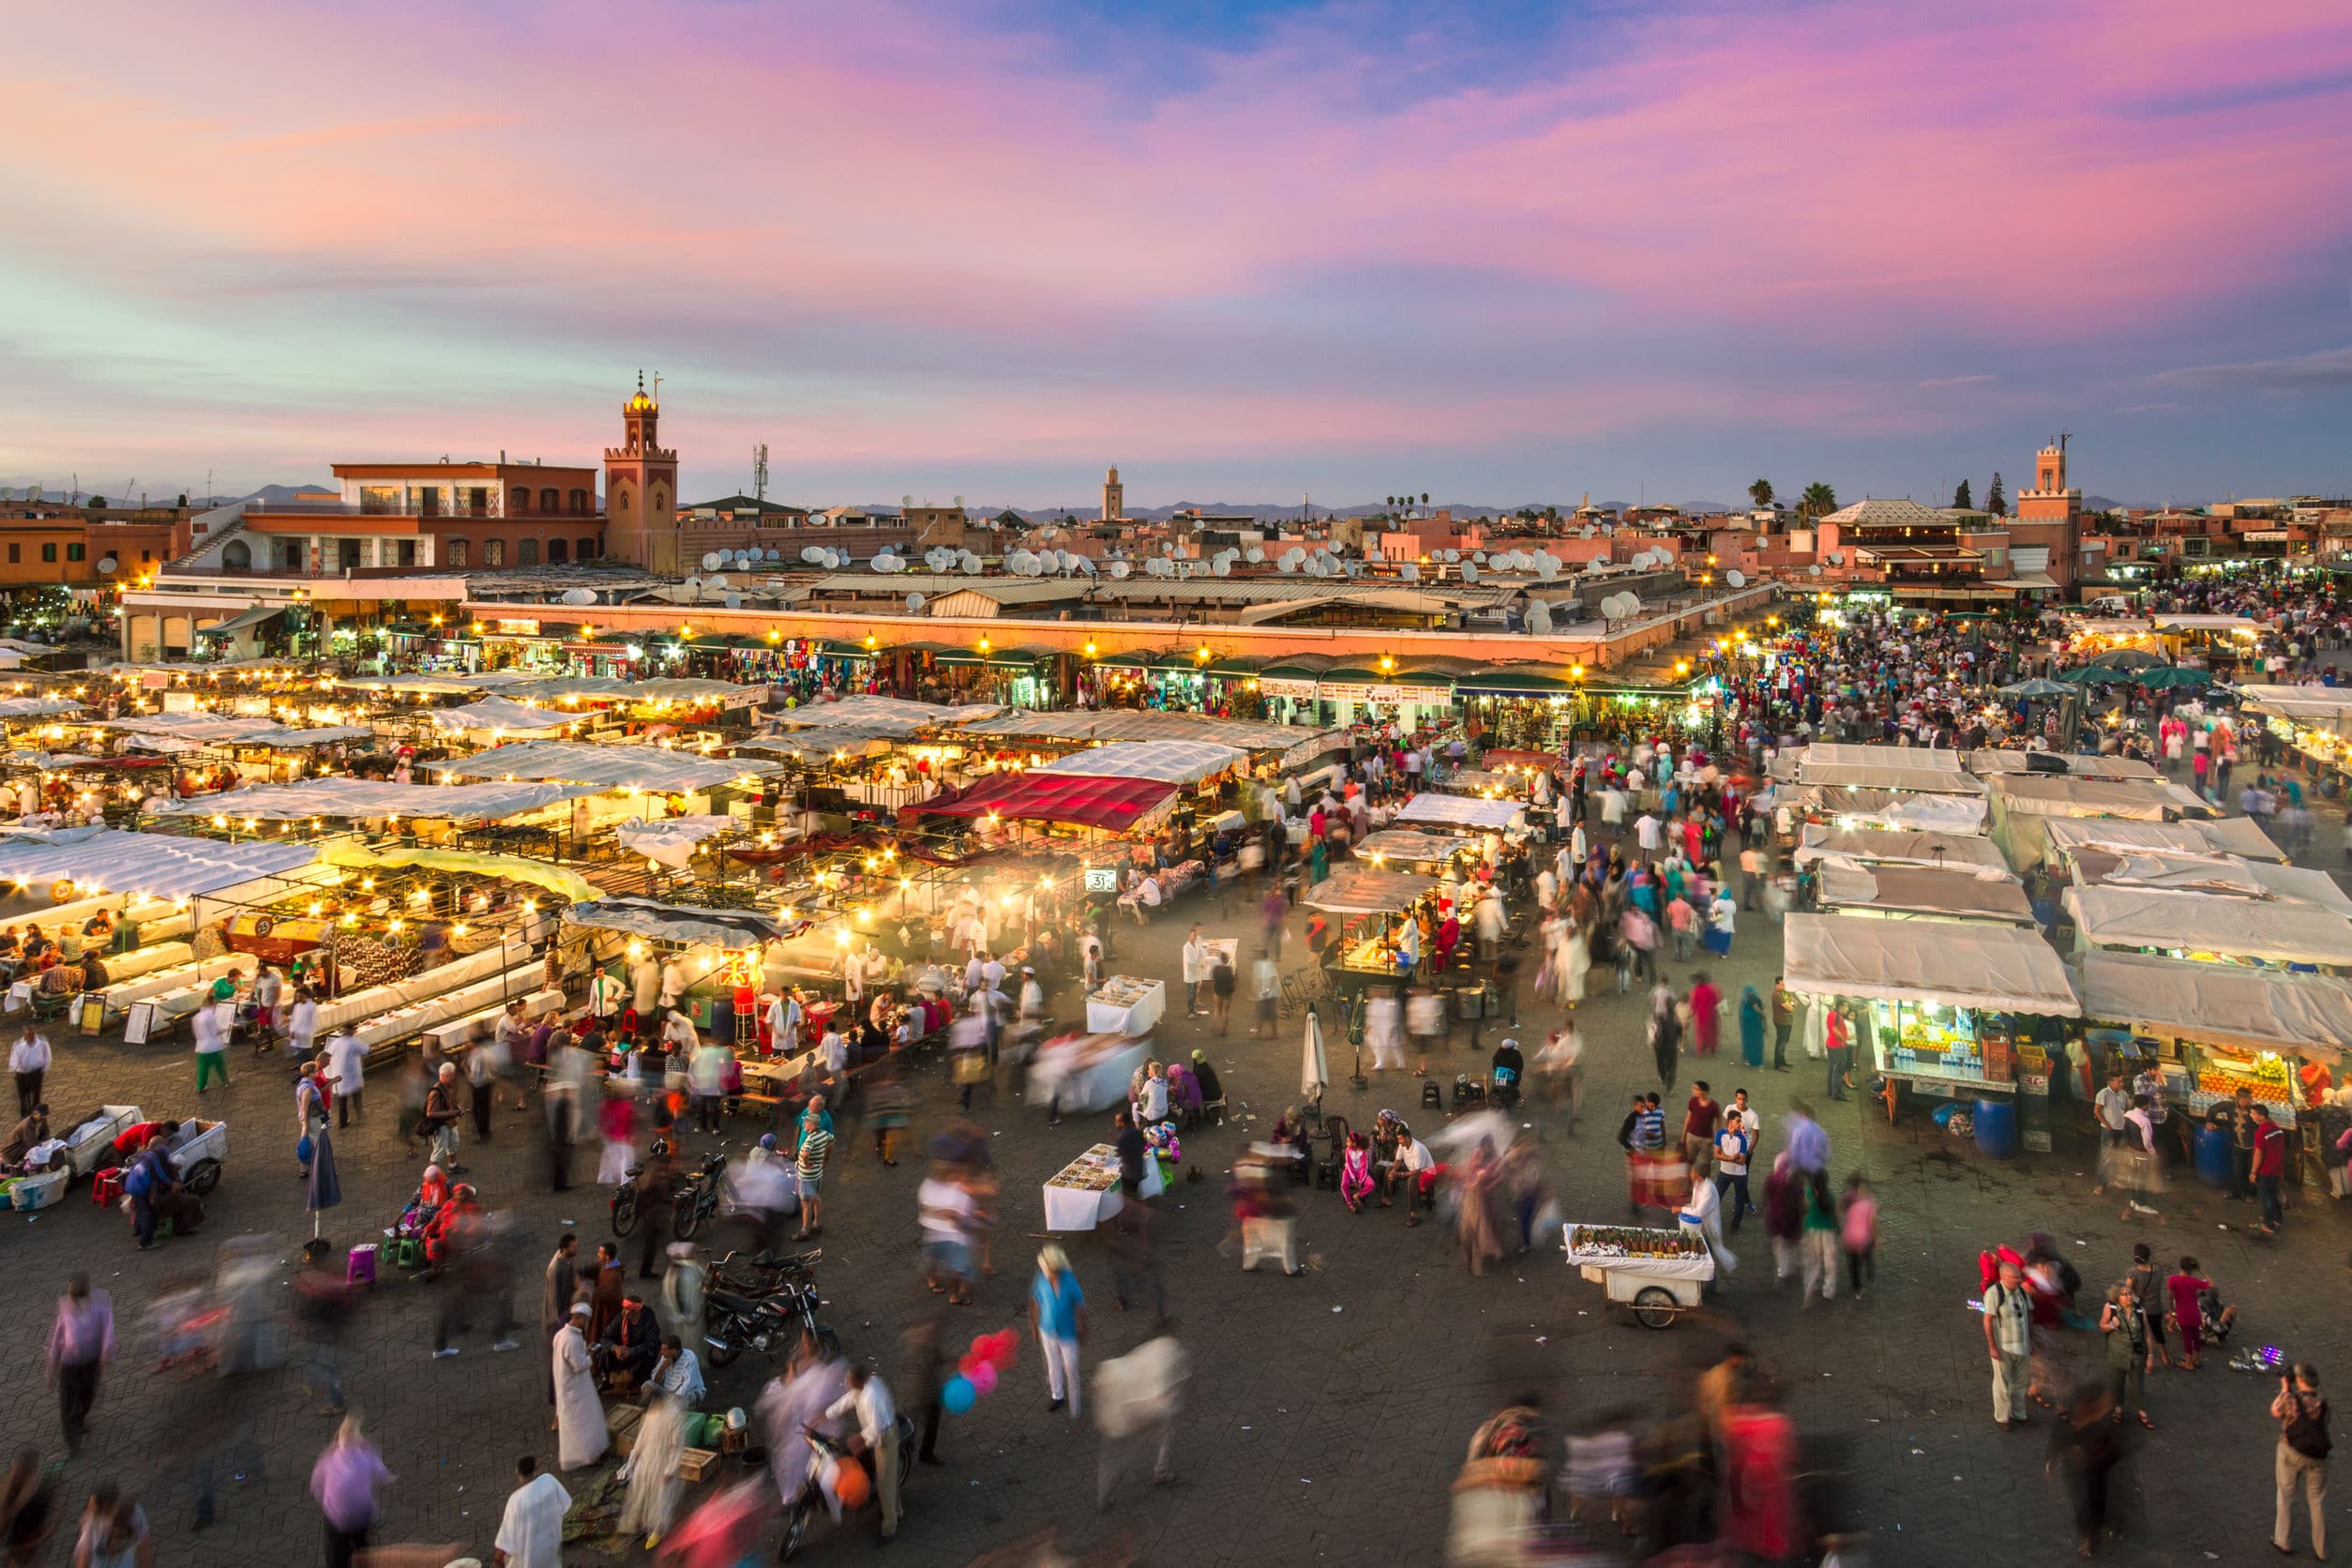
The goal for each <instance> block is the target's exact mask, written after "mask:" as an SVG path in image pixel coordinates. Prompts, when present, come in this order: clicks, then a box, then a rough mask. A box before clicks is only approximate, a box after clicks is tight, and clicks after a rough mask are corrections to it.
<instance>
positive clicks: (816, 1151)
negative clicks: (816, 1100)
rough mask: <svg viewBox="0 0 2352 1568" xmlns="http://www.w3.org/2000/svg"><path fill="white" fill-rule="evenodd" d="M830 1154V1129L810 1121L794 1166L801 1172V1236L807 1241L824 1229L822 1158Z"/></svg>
mask: <svg viewBox="0 0 2352 1568" xmlns="http://www.w3.org/2000/svg"><path fill="white" fill-rule="evenodd" d="M832 1153H833V1131H832V1129H831V1128H829V1127H827V1126H826V1125H825V1124H824V1123H822V1122H817V1123H809V1124H808V1125H807V1127H806V1128H805V1129H804V1130H803V1131H802V1133H801V1135H800V1154H799V1156H798V1158H797V1161H796V1167H797V1168H798V1170H799V1173H800V1235H799V1236H798V1238H796V1239H797V1240H800V1241H804V1242H805V1241H807V1239H808V1238H809V1237H811V1236H814V1235H816V1234H818V1233H819V1232H820V1231H822V1229H824V1225H823V1223H822V1221H823V1213H822V1206H821V1205H822V1196H823V1192H824V1179H825V1161H826V1159H827V1158H828V1157H830V1156H831V1155H832Z"/></svg>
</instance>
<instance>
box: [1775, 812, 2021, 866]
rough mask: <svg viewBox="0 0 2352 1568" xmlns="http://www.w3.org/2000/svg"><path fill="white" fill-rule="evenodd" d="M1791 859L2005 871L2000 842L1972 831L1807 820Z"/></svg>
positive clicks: (1804, 862)
mask: <svg viewBox="0 0 2352 1568" xmlns="http://www.w3.org/2000/svg"><path fill="white" fill-rule="evenodd" d="M1796 859H1797V864H1798V865H1799V866H1811V865H1815V864H1817V863H1825V864H1827V865H1831V866H1838V865H1845V866H1857V867H1877V866H1924V867H1933V868H1934V869H1937V870H1945V869H1952V870H1967V871H1973V872H1993V873H1998V874H1999V875H2001V876H2007V875H2008V874H2009V862H2008V861H2006V860H2004V859H2003V858H2002V857H2001V852H2000V849H1999V847H1998V845H1996V844H1995V843H1994V842H1993V841H1992V840H1991V839H1989V838H1986V837H1983V836H1982V835H1980V834H1973V833H1922V832H1919V831H1916V830H1909V829H1899V828H1898V829H1888V828H1876V827H1839V826H1837V825H1835V824H1833V823H1823V822H1807V823H1805V824H1804V826H1803V827H1802V829H1800V830H1799V832H1798V835H1797V854H1796Z"/></svg>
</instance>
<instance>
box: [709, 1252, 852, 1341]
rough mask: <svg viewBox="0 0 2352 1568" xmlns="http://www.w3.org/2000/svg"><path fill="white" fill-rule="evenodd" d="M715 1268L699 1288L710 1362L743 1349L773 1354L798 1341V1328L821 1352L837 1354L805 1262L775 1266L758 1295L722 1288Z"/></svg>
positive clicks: (835, 1337) (812, 1278)
mask: <svg viewBox="0 0 2352 1568" xmlns="http://www.w3.org/2000/svg"><path fill="white" fill-rule="evenodd" d="M732 1256H733V1255H732V1254H730V1255H729V1257H730V1258H731V1257H732ZM724 1266H725V1259H722V1260H721V1271H723V1269H724ZM721 1271H714V1273H713V1275H712V1283H711V1284H710V1285H709V1286H707V1287H706V1288H705V1289H704V1290H703V1292H702V1337H703V1344H704V1347H705V1349H706V1350H707V1351H708V1354H709V1360H710V1364H712V1365H713V1366H729V1365H732V1364H733V1363H734V1360H735V1358H736V1357H737V1356H739V1355H741V1354H743V1352H744V1351H745V1350H746V1349H753V1350H760V1351H762V1352H765V1353H768V1354H773V1353H775V1352H776V1350H778V1349H788V1348H790V1347H791V1346H793V1345H796V1344H798V1343H799V1342H800V1336H801V1335H802V1334H804V1333H806V1334H814V1335H815V1336H816V1339H817V1343H818V1344H819V1345H820V1346H822V1348H823V1349H824V1351H825V1353H826V1354H827V1355H838V1354H840V1351H841V1340H840V1337H839V1336H838V1335H837V1334H835V1333H834V1332H833V1330H832V1329H831V1328H829V1327H828V1326H826V1325H825V1324H823V1323H821V1322H819V1321H818V1320H817V1308H818V1306H819V1305H820V1304H821V1303H820V1302H819V1300H818V1297H817V1280H816V1276H815V1275H814V1274H810V1273H809V1272H808V1270H807V1268H806V1267H798V1266H795V1267H787V1268H784V1269H781V1270H779V1271H778V1273H777V1277H776V1282H775V1284H773V1285H772V1286H771V1287H769V1288H768V1289H766V1291H765V1292H764V1293H759V1294H753V1293H749V1292H746V1291H745V1290H739V1289H728V1288H727V1286H726V1285H725V1284H723V1283H721V1281H722V1280H723V1279H724V1277H725V1276H724V1274H723V1272H721Z"/></svg>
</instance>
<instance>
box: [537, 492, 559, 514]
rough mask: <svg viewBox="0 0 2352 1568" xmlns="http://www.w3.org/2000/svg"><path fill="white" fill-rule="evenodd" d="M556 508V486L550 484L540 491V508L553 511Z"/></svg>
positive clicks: (544, 510) (543, 510)
mask: <svg viewBox="0 0 2352 1568" xmlns="http://www.w3.org/2000/svg"><path fill="white" fill-rule="evenodd" d="M555 508H556V501H555V488H554V487H553V486H552V485H550V486H549V487H548V488H547V489H545V490H541V491H540V492H539V510H541V511H542V512H552V511H554V510H555Z"/></svg>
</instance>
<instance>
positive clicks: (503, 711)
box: [427, 697, 582, 734]
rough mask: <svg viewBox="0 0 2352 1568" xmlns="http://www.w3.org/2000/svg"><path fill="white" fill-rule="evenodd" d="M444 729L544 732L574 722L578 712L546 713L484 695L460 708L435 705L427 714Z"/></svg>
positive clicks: (579, 717)
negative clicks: (479, 699) (480, 698)
mask: <svg viewBox="0 0 2352 1568" xmlns="http://www.w3.org/2000/svg"><path fill="white" fill-rule="evenodd" d="M427 716H428V717H429V718H430V719H431V720H432V721H433V723H434V724H436V725H438V726H439V727H441V728H442V729H444V730H488V731H505V732H507V733H510V734H546V733H552V732H554V731H558V730H561V729H563V728H565V726H566V725H572V724H578V723H579V722H580V719H581V718H582V715H580V714H560V713H550V712H549V711H548V710H547V709H545V708H535V707H533V706H531V705H530V704H529V703H527V702H518V701H514V700H513V699H511V698H507V697H485V698H483V699H482V700H481V701H478V702H468V703H467V704H465V706H463V707H461V708H435V709H433V710H432V712H431V713H430V714H429V715H427Z"/></svg>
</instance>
